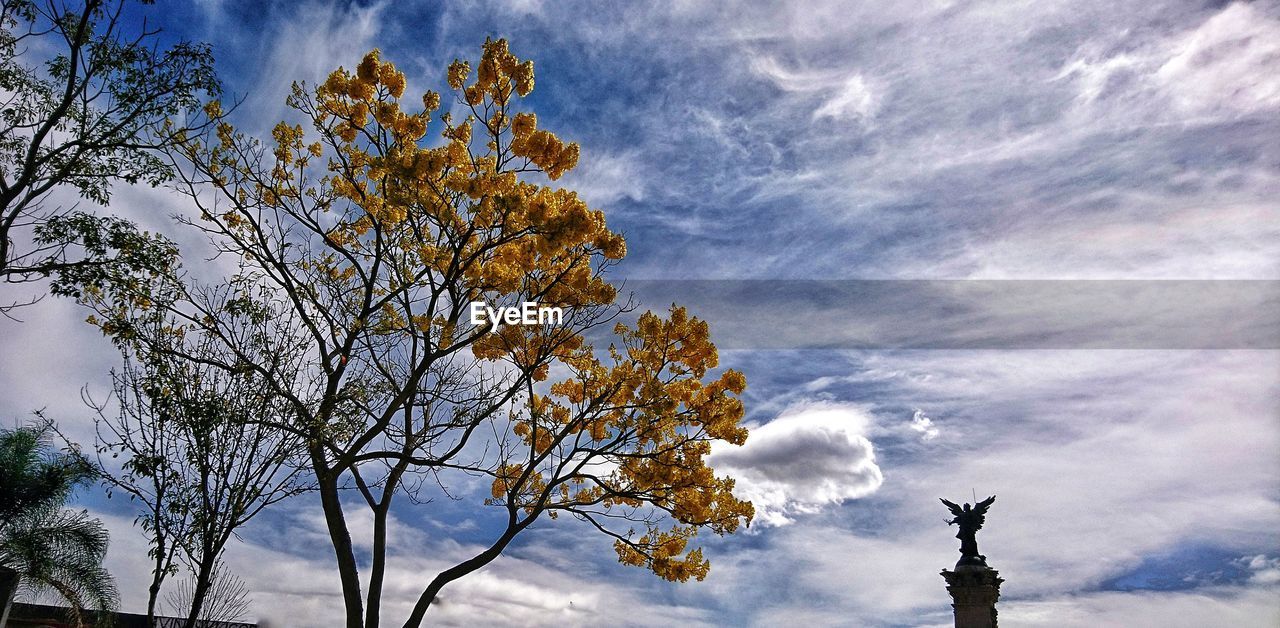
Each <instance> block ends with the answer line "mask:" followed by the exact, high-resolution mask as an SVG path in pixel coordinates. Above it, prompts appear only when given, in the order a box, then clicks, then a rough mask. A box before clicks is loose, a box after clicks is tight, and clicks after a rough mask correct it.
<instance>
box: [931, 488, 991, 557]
mask: <svg viewBox="0 0 1280 628" xmlns="http://www.w3.org/2000/svg"><path fill="white" fill-rule="evenodd" d="M995 501H996V496H995V495H992V496H991V497H988V498H986V499H984V500H982V501H980V502H978V503H977V504H975V505H974V506H973V507H972V508H970V507H969V504H965V505H964V508H961V507H960V506H958V505H956V504H955V503H953V502H949V501H947V500H945V499H943V500H942V503H944V504H946V505H947V508H949V509H950V510H951V514H953V515H955V516H956V518H955V519H952V520H950V521H948V522H947V525H952V524H954V525H957V526H960V531H958V532H956V538H957V539H960V560H959V561H957V562H956V567H961V566H964V565H975V566H979V567H986V566H987V557H986V556H983V555H982V554H979V553H978V530H981V529H982V524H983V523H985V522H986V514H987V509H988V508H990V507H991V504H992V503H993V502H995Z"/></svg>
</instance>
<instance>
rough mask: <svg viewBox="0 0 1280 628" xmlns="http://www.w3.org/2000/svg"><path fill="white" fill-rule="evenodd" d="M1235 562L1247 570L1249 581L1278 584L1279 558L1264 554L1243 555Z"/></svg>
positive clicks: (1279, 577) (1279, 579)
mask: <svg viewBox="0 0 1280 628" xmlns="http://www.w3.org/2000/svg"><path fill="white" fill-rule="evenodd" d="M1236 564H1238V565H1240V566H1241V567H1244V568H1245V569H1248V570H1249V572H1250V573H1249V582H1251V583H1255V584H1280V558H1270V557H1268V556H1267V555H1266V554H1257V555H1254V556H1245V557H1243V558H1241V559H1240V560H1238V561H1236Z"/></svg>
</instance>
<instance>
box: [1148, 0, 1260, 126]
mask: <svg viewBox="0 0 1280 628" xmlns="http://www.w3.org/2000/svg"><path fill="white" fill-rule="evenodd" d="M1169 44H1170V45H1169V48H1170V49H1171V51H1172V53H1173V54H1172V55H1171V56H1170V57H1169V59H1168V60H1167V61H1165V62H1164V64H1163V65H1161V66H1160V68H1159V69H1158V70H1156V72H1155V79H1156V80H1157V81H1159V82H1160V83H1161V84H1162V85H1163V86H1164V87H1165V88H1166V89H1167V90H1168V91H1169V93H1170V95H1171V96H1172V98H1173V102H1174V103H1175V104H1176V105H1177V106H1178V107H1179V108H1180V109H1182V110H1184V111H1187V112H1191V113H1198V114H1208V113H1219V112H1223V113H1234V112H1242V113H1247V112H1250V111H1254V110H1258V109H1268V108H1273V107H1275V106H1277V105H1280V20H1277V19H1275V18H1274V17H1273V16H1270V15H1266V14H1264V13H1263V12H1262V9H1260V8H1258V7H1255V6H1254V5H1252V4H1246V3H1243V2H1235V3H1232V4H1231V5H1229V6H1227V7H1226V8H1225V9H1223V10H1222V12H1220V13H1218V14H1217V15H1214V16H1212V17H1210V18H1209V19H1207V20H1205V21H1204V23H1202V24H1201V25H1200V26H1199V27H1197V28H1196V29H1194V30H1192V31H1190V32H1187V33H1184V34H1182V35H1180V36H1178V37H1176V38H1174V39H1173V40H1172V41H1171V42H1169Z"/></svg>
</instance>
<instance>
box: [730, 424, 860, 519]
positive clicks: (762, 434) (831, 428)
mask: <svg viewBox="0 0 1280 628" xmlns="http://www.w3.org/2000/svg"><path fill="white" fill-rule="evenodd" d="M870 421H871V420H870V417H868V416H867V415H866V413H865V411H863V410H861V409H859V408H857V407H853V406H838V405H830V404H806V405H801V406H795V407H792V408H790V409H788V410H787V411H785V412H783V413H782V415H780V416H779V417H778V418H776V419H774V420H772V421H770V422H768V423H766V424H764V425H762V426H760V427H756V428H754V429H752V430H751V435H750V436H749V437H748V438H747V443H746V444H745V445H743V446H742V447H733V446H729V445H724V446H720V447H717V448H715V449H713V452H712V456H711V457H710V458H709V463H710V464H711V465H712V466H713V467H715V469H716V471H718V472H721V473H727V474H729V475H731V476H733V477H734V478H735V479H736V481H737V488H736V490H735V493H737V494H738V495H739V496H740V497H742V498H743V499H749V500H751V502H752V503H753V504H755V508H756V522H757V523H759V524H761V525H765V526H780V525H786V524H789V523H792V522H794V519H793V516H794V515H796V514H804V513H813V512H816V511H818V510H820V509H821V508H822V507H823V506H827V505H830V504H839V503H842V502H844V501H845V500H850V499H856V498H859V497H864V496H866V495H869V494H871V493H873V492H875V491H876V489H878V488H880V484H881V483H882V482H883V481H884V476H883V474H882V473H881V472H880V467H879V466H877V465H876V455H875V450H874V448H873V446H872V444H871V441H870V440H868V439H867V437H866V436H864V434H866V432H867V430H868V428H869V426H870Z"/></svg>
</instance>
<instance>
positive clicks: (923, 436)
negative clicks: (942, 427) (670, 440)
mask: <svg viewBox="0 0 1280 628" xmlns="http://www.w3.org/2000/svg"><path fill="white" fill-rule="evenodd" d="M910 427H911V429H912V430H915V431H916V432H919V433H920V440H933V439H935V438H937V437H938V428H937V427H934V425H933V419H930V418H929V417H927V416H925V415H924V410H916V411H915V414H913V415H912V416H911V423H910Z"/></svg>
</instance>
